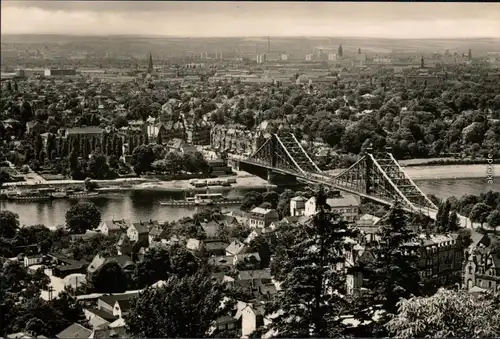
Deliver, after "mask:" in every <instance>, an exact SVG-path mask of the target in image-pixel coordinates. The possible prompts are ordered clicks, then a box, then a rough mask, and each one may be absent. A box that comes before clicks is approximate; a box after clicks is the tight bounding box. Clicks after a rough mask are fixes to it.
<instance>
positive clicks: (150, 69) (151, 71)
mask: <svg viewBox="0 0 500 339" xmlns="http://www.w3.org/2000/svg"><path fill="white" fill-rule="evenodd" d="M148 73H149V74H151V73H153V55H152V54H151V53H149V65H148Z"/></svg>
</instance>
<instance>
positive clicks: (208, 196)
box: [160, 193, 243, 207]
mask: <svg viewBox="0 0 500 339" xmlns="http://www.w3.org/2000/svg"><path fill="white" fill-rule="evenodd" d="M242 200H243V199H242V198H226V197H224V196H223V195H222V194H221V193H203V194H196V195H195V196H194V197H188V198H185V199H184V200H170V201H162V202H160V205H161V206H178V207H185V206H217V205H237V204H240V203H241V202H242Z"/></svg>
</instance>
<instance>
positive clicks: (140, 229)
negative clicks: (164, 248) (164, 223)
mask: <svg viewBox="0 0 500 339" xmlns="http://www.w3.org/2000/svg"><path fill="white" fill-rule="evenodd" d="M132 227H134V228H135V229H136V230H137V233H139V234H144V233H149V230H148V227H147V226H146V225H145V224H144V223H143V222H134V223H133V224H132Z"/></svg>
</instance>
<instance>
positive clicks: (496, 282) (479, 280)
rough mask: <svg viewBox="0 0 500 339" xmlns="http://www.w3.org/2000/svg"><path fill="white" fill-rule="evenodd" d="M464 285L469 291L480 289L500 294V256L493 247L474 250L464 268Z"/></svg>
mask: <svg viewBox="0 0 500 339" xmlns="http://www.w3.org/2000/svg"><path fill="white" fill-rule="evenodd" d="M463 276H464V284H465V286H466V287H467V289H468V290H471V289H472V288H474V287H479V288H482V289H484V290H489V291H491V292H500V254H499V253H493V252H492V251H491V247H482V246H481V247H478V248H475V249H473V250H472V251H471V252H470V253H469V254H468V257H467V261H466V262H465V267H464V272H463Z"/></svg>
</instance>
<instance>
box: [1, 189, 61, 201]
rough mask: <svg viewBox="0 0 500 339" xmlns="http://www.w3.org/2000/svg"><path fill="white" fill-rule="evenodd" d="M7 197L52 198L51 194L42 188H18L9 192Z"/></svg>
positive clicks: (22, 198)
mask: <svg viewBox="0 0 500 339" xmlns="http://www.w3.org/2000/svg"><path fill="white" fill-rule="evenodd" d="M6 198H7V200H15V201H41V200H50V199H51V195H50V193H49V192H44V191H41V190H16V191H10V192H7V194H6Z"/></svg>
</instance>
